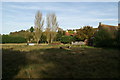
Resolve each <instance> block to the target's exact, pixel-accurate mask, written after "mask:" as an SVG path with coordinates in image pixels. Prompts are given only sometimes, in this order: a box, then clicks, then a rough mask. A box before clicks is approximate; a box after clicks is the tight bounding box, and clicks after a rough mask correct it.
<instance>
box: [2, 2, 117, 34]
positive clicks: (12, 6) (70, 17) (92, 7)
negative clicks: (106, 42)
mask: <svg viewBox="0 0 120 80" xmlns="http://www.w3.org/2000/svg"><path fill="white" fill-rule="evenodd" d="M0 6H1V5H0ZM0 9H1V8H0ZM38 10H39V11H41V12H42V14H43V19H44V20H45V24H44V28H45V26H46V15H47V14H48V13H55V14H56V16H57V21H58V24H59V27H60V28H62V29H64V30H67V29H79V28H81V27H83V26H88V25H89V26H93V27H95V28H97V27H98V25H99V22H102V23H103V24H108V25H117V24H118V2H3V3H2V33H0V34H9V33H10V32H14V31H20V30H26V29H29V28H30V27H31V26H34V20H35V14H36V12H37V11H38Z"/></svg>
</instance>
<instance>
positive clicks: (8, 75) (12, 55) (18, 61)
mask: <svg viewBox="0 0 120 80" xmlns="http://www.w3.org/2000/svg"><path fill="white" fill-rule="evenodd" d="M25 65H27V64H26V54H25V52H20V51H14V50H12V49H2V79H11V80H12V79H13V78H14V77H15V76H16V75H17V74H18V72H19V71H20V69H21V67H22V66H25Z"/></svg>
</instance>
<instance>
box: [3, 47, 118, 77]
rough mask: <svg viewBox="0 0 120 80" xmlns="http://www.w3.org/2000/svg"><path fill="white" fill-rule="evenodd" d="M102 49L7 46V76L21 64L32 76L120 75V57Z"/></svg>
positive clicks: (4, 52) (5, 55) (5, 52)
mask: <svg viewBox="0 0 120 80" xmlns="http://www.w3.org/2000/svg"><path fill="white" fill-rule="evenodd" d="M93 50H95V51H93ZM81 51H82V50H81ZM102 51H104V50H102V49H99V50H98V49H85V50H83V51H82V52H80V53H79V51H77V52H73V51H72V50H67V49H59V48H49V49H38V50H32V51H29V52H20V51H14V50H12V49H3V78H11V79H12V78H14V77H15V76H16V75H17V74H18V73H19V72H20V71H21V67H26V66H28V67H26V70H28V71H29V74H30V78H114V77H115V78H117V77H118V76H119V75H118V73H117V70H118V69H116V68H118V65H117V64H118V61H117V59H116V58H118V56H117V55H113V56H114V57H115V58H114V57H110V55H111V54H110V55H108V56H107V54H108V52H107V51H104V52H105V55H104V54H103V53H104V52H103V53H102V54H101V52H102ZM98 52H99V53H98ZM106 52H107V53H106ZM83 54H84V55H83ZM112 54H113V53H112ZM23 72H24V71H23ZM21 74H22V76H24V74H23V73H22V72H21ZM18 75H19V74H18ZM22 76H21V78H23V77H22Z"/></svg>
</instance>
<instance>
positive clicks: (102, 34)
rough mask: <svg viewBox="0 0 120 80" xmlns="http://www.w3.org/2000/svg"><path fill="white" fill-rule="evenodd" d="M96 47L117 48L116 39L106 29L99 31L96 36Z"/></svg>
mask: <svg viewBox="0 0 120 80" xmlns="http://www.w3.org/2000/svg"><path fill="white" fill-rule="evenodd" d="M94 45H95V46H97V47H113V46H115V38H112V36H111V33H109V32H108V31H107V30H105V29H101V30H99V31H98V32H97V33H96V34H95V38H94Z"/></svg>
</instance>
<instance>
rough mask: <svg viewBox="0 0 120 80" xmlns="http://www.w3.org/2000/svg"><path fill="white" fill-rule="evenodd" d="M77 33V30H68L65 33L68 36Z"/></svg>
mask: <svg viewBox="0 0 120 80" xmlns="http://www.w3.org/2000/svg"><path fill="white" fill-rule="evenodd" d="M76 34H77V31H76V30H66V31H65V35H66V36H75V35H76Z"/></svg>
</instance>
